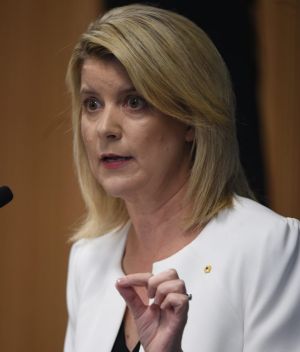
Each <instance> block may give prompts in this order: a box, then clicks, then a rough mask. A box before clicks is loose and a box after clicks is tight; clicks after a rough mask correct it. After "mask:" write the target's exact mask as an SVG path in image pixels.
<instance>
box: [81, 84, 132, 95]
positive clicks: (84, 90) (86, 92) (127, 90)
mask: <svg viewBox="0 0 300 352" xmlns="http://www.w3.org/2000/svg"><path fill="white" fill-rule="evenodd" d="M134 92H136V93H137V90H136V89H135V87H134V86H129V87H124V88H122V87H121V88H120V89H118V94H128V93H134ZM79 93H80V95H98V92H97V90H94V89H90V88H87V87H82V88H81V89H80V91H79Z"/></svg>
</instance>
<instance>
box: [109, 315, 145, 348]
mask: <svg viewBox="0 0 300 352" xmlns="http://www.w3.org/2000/svg"><path fill="white" fill-rule="evenodd" d="M140 345H141V344H140V342H138V343H137V345H136V346H135V347H134V349H133V350H132V352H138V351H139V349H140ZM111 352H130V351H129V349H128V348H127V346H126V340H125V331H124V321H122V324H121V326H120V329H119V332H118V336H117V338H116V341H115V343H114V345H113V348H112V350H111Z"/></svg>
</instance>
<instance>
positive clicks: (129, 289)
mask: <svg viewBox="0 0 300 352" xmlns="http://www.w3.org/2000/svg"><path fill="white" fill-rule="evenodd" d="M116 288H117V290H118V291H119V293H120V295H121V296H122V297H123V298H124V300H125V302H126V304H127V306H128V307H129V309H130V310H131V313H132V315H133V317H134V319H138V318H139V317H140V316H141V315H142V314H143V313H144V312H145V310H146V309H147V306H146V305H145V304H144V303H143V301H142V299H141V297H140V296H139V295H138V293H137V292H136V290H135V289H134V288H133V286H128V285H124V284H123V283H122V279H119V280H117V282H116Z"/></svg>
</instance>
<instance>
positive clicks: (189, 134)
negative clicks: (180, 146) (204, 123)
mask: <svg viewBox="0 0 300 352" xmlns="http://www.w3.org/2000/svg"><path fill="white" fill-rule="evenodd" d="M194 138H195V128H194V127H193V126H187V127H186V132H185V141H186V142H193V140H194Z"/></svg>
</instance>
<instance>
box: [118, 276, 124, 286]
mask: <svg viewBox="0 0 300 352" xmlns="http://www.w3.org/2000/svg"><path fill="white" fill-rule="evenodd" d="M125 281H126V278H125V277H120V278H119V279H118V280H117V283H118V284H122V283H124V282H125Z"/></svg>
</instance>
